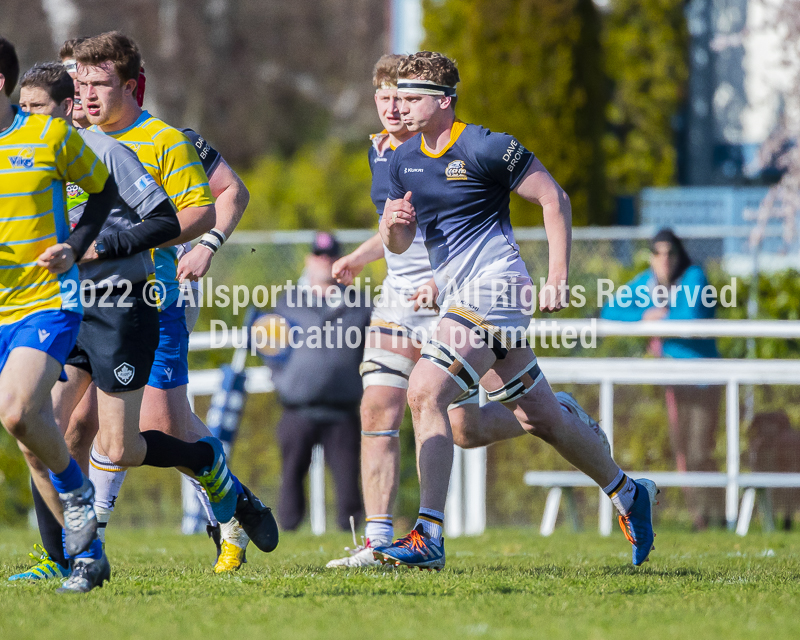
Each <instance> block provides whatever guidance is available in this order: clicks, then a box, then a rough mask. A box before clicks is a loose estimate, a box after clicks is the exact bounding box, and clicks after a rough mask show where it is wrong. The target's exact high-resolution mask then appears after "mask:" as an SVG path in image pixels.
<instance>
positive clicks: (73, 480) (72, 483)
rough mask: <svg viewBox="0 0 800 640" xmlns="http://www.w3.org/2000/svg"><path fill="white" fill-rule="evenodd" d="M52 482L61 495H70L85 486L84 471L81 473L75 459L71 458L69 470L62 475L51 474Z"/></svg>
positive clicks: (65, 470)
mask: <svg viewBox="0 0 800 640" xmlns="http://www.w3.org/2000/svg"><path fill="white" fill-rule="evenodd" d="M50 482H52V483H53V486H54V487H55V489H56V491H58V492H59V493H69V492H70V491H75V490H76V489H80V488H81V486H82V485H83V471H81V468H80V467H79V466H78V463H77V462H75V459H74V458H70V459H69V464H68V465H67V468H66V469H64V470H63V471H62V472H61V473H53V472H52V471H51V472H50Z"/></svg>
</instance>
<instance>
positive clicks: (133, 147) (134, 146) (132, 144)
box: [123, 142, 139, 153]
mask: <svg viewBox="0 0 800 640" xmlns="http://www.w3.org/2000/svg"><path fill="white" fill-rule="evenodd" d="M123 144H124V145H125V146H126V147H128V149H130V150H131V151H133V152H134V153H139V143H138V142H125V143H123Z"/></svg>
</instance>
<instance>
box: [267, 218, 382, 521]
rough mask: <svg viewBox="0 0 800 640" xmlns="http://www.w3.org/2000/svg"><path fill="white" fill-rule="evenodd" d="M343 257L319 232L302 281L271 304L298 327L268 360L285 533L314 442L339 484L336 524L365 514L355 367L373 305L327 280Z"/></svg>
mask: <svg viewBox="0 0 800 640" xmlns="http://www.w3.org/2000/svg"><path fill="white" fill-rule="evenodd" d="M340 255H341V251H340V247H339V243H338V241H337V240H336V239H335V238H334V237H333V236H332V235H330V234H328V233H322V232H320V233H317V235H316V237H315V239H314V242H313V244H312V246H311V253H310V254H309V255H307V256H306V259H305V272H304V278H303V279H302V280H301V282H300V284H299V285H298V287H297V288H296V289H295V290H294V291H293V292H289V293H288V294H287V295H285V296H284V297H282V298H280V299H279V300H278V302H277V304H276V306H275V313H276V314H277V315H279V316H282V317H283V318H284V319H285V320H286V323H287V324H288V325H289V326H291V327H292V328H294V329H295V338H294V339H293V344H291V346H290V348H289V349H288V357H287V358H286V359H283V360H278V361H276V362H275V363H274V364H273V381H274V383H275V389H276V391H277V393H278V397H279V400H280V402H281V404H282V405H283V415H282V416H281V419H280V421H279V423H278V442H279V445H280V449H281V457H282V463H283V464H282V472H281V488H280V497H279V501H278V520H279V522H280V525H281V527H282V528H283V529H285V530H289V531H291V530H293V529H296V528H297V527H298V526H299V525H300V522H301V521H302V519H303V516H304V514H305V494H304V491H303V481H304V480H305V477H306V475H307V474H308V469H309V467H310V465H311V452H312V449H313V447H314V445H316V444H321V445H322V446H323V448H324V451H325V461H326V463H327V464H328V467H329V468H330V470H331V473H332V474H333V479H334V483H335V485H336V496H337V510H338V513H337V518H336V523H337V525H338V526H339V528H340V529H344V530H347V529H349V527H350V525H349V519H350V516H351V515H352V516H354V517H355V519H356V522H360V520H361V518H362V516H363V507H362V504H361V494H360V491H359V487H358V474H359V451H360V447H361V426H360V421H359V404H360V402H361V395H362V385H361V376H360V375H359V372H358V367H359V365H360V364H361V359H362V355H363V351H364V339H365V336H366V330H367V327H368V326H369V322H370V311H371V309H370V301H369V300H368V299H366V297H365V296H364V294H363V292H359V291H356V290H354V289H353V288H345V287H343V286H341V285H338V284H337V283H336V281H335V280H334V279H333V278H332V277H331V267H332V265H333V263H334V262H335V261H336V259H337V258H339V257H340ZM348 329H349V331H348ZM354 329H355V330H357V331H354ZM356 334H357V346H355V347H354V346H352V345H353V344H354V342H355V341H356V340H355V339H356Z"/></svg>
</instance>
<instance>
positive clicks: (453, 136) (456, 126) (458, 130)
mask: <svg viewBox="0 0 800 640" xmlns="http://www.w3.org/2000/svg"><path fill="white" fill-rule="evenodd" d="M466 128H467V124H466V123H465V122H462V121H461V120H458V119H457V120H456V121H455V122H454V123H453V127H452V128H451V129H450V142H448V143H447V144H446V145H445V147H444V149H442V150H441V151H440V152H439V153H431V152H430V151H428V148H427V147H426V146H425V136H424V134H420V136H419V138H420V140H419V148H420V151H422V153H424V154H425V155H426V156H428V157H429V158H441V157H442V156H443V155H444V154H445V153H447V152H448V151H449V150H450V147H452V146H453V145H454V144H455V143H456V140H458V137H459V136H460V135H461V134H462V133H463V132H464V129H466Z"/></svg>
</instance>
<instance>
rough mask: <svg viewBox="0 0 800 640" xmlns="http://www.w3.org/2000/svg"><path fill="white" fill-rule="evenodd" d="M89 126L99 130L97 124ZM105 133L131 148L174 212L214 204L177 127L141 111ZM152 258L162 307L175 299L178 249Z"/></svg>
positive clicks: (205, 179)
mask: <svg viewBox="0 0 800 640" xmlns="http://www.w3.org/2000/svg"><path fill="white" fill-rule="evenodd" d="M92 129H93V130H95V131H100V129H99V128H98V127H92ZM108 135H110V136H112V137H113V138H116V139H117V140H119V141H120V142H122V143H123V144H125V145H126V146H127V147H128V148H130V149H131V150H133V152H134V153H135V154H136V155H137V156H138V157H139V161H140V162H141V163H142V164H143V165H144V168H145V169H146V170H147V172H148V173H149V174H150V175H151V176H153V178H155V180H156V182H157V183H158V184H159V185H160V186H161V187H163V188H164V191H166V192H167V195H168V196H169V198H170V200H172V202H173V204H174V205H175V207H176V208H177V210H178V211H181V210H183V209H186V208H187V207H204V206H208V205H211V204H214V198H213V197H212V195H211V189H210V188H209V186H208V176H206V172H205V170H204V169H203V164H202V162H201V161H200V156H198V155H197V150H196V149H195V146H194V144H192V142H191V141H190V140H189V138H187V137H186V135H184V134H183V133H182V132H181V131H179V130H178V129H176V128H174V127H171V126H170V125H168V124H167V123H165V122H164V121H163V120H159V119H158V118H154V117H153V116H151V115H150V114H149V113H148V112H147V111H142V115H140V116H139V117H138V118H137V119H136V122H134V123H133V124H132V125H131V126H129V127H127V128H125V129H121V130H120V131H112V132H110V133H109V134H108ZM153 259H154V262H155V268H156V279H157V280H158V281H159V282H161V283H162V285H163V290H162V293H164V294H165V299H164V300H163V301H161V305H160V307H161V308H162V309H163V308H164V307H167V306H169V305H170V304H172V303H173V302H174V301H175V300H177V299H178V292H179V287H178V280H177V275H176V274H177V270H178V248H177V247H169V248H167V249H156V250H155V253H154V256H153Z"/></svg>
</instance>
